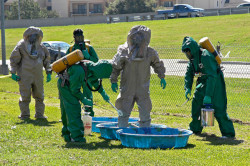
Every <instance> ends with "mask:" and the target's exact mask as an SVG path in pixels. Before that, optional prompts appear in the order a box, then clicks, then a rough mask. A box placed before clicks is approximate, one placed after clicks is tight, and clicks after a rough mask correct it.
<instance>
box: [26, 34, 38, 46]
mask: <svg viewBox="0 0 250 166" xmlns="http://www.w3.org/2000/svg"><path fill="white" fill-rule="evenodd" d="M38 39H39V35H38V34H31V35H29V36H28V41H29V43H30V44H32V45H34V44H35V43H36V42H37V41H38Z"/></svg>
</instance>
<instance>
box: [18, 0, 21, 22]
mask: <svg viewBox="0 0 250 166" xmlns="http://www.w3.org/2000/svg"><path fill="white" fill-rule="evenodd" d="M20 19H21V17H20V0H18V20H20Z"/></svg>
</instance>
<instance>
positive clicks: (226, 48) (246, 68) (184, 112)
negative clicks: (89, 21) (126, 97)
mask: <svg viewBox="0 0 250 166" xmlns="http://www.w3.org/2000/svg"><path fill="white" fill-rule="evenodd" d="M14 47H15V46H8V47H6V55H7V59H9V55H10V53H11V51H12V50H13V48H14ZM152 47H153V48H154V49H156V50H157V52H158V53H159V56H160V58H161V59H162V60H163V62H164V65H165V68H166V73H165V74H166V82H167V86H166V89H164V90H162V88H161V86H160V79H159V78H158V77H157V75H156V74H155V73H154V72H153V70H152V74H151V80H150V94H151V100H152V104H153V109H152V114H160V115H168V114H172V115H178V116H187V117H190V115H191V101H189V102H187V103H186V104H184V105H182V104H183V103H184V102H185V101H186V98H185V94H184V93H185V91H184V75H185V72H186V66H187V62H188V61H187V59H186V57H185V55H184V54H183V53H182V52H181V45H177V46H152ZM94 48H95V50H96V52H97V54H98V56H99V58H100V59H109V60H111V59H112V58H113V56H114V55H115V54H116V51H117V48H97V47H94ZM0 51H1V50H0ZM220 52H221V54H222V55H223V59H222V66H223V68H224V71H223V72H224V75H225V81H226V88H227V98H228V110H227V111H228V114H229V116H230V118H232V119H236V120H239V121H242V122H244V123H249V122H250V104H249V103H250V86H249V85H250V46H249V45H236V44H231V45H221V47H220ZM103 82H104V85H105V90H106V91H107V92H108V94H109V96H110V98H111V101H112V103H113V104H114V103H115V100H116V98H117V96H118V93H114V92H112V90H111V87H110V81H109V80H104V81H103ZM106 86H107V87H106ZM193 87H195V85H194V86H193ZM193 91H194V88H193ZM193 91H192V94H193ZM102 101H103V100H102V99H101V97H100V95H99V94H97V93H94V102H95V103H97V105H98V104H99V105H101V106H102V107H103V108H108V109H112V108H111V107H110V105H109V104H107V103H104V102H102ZM96 109H98V108H97V107H96ZM137 110H138V109H137V106H136V105H135V108H134V111H137Z"/></svg>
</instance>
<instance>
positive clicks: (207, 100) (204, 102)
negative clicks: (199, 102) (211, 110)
mask: <svg viewBox="0 0 250 166" xmlns="http://www.w3.org/2000/svg"><path fill="white" fill-rule="evenodd" d="M204 104H212V99H211V97H210V96H205V97H204V99H203V105H204Z"/></svg>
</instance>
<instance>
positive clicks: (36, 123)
mask: <svg viewBox="0 0 250 166" xmlns="http://www.w3.org/2000/svg"><path fill="white" fill-rule="evenodd" d="M55 123H59V122H58V121H51V122H49V121H48V120H47V119H36V120H33V119H25V120H22V121H21V122H17V123H16V124H17V125H22V124H33V125H34V126H53V124H55Z"/></svg>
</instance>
